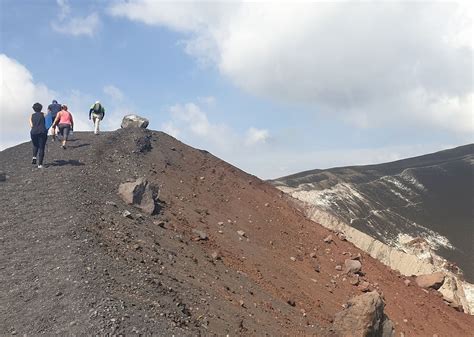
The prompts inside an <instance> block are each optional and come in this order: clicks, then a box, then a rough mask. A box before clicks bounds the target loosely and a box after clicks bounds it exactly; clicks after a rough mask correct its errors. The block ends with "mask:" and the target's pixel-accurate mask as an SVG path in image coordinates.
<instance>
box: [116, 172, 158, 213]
mask: <svg viewBox="0 0 474 337" xmlns="http://www.w3.org/2000/svg"><path fill="white" fill-rule="evenodd" d="M118 194H119V195H120V197H121V198H122V200H123V201H125V202H126V203H127V204H129V205H133V206H135V207H137V208H139V209H141V210H142V211H143V212H145V213H146V214H149V215H151V214H153V213H154V212H155V209H156V203H155V201H156V200H155V199H156V198H155V196H154V193H153V191H152V189H151V187H150V184H149V183H148V181H146V179H144V178H139V179H137V180H136V181H134V182H130V183H123V184H120V186H119V190H118Z"/></svg>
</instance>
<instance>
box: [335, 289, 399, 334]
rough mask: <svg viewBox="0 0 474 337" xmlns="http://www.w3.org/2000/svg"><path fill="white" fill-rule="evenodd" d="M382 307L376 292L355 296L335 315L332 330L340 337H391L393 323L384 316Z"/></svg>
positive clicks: (382, 304) (380, 298)
mask: <svg viewBox="0 0 474 337" xmlns="http://www.w3.org/2000/svg"><path fill="white" fill-rule="evenodd" d="M384 307H385V304H384V302H383V300H382V297H381V296H380V294H379V293H378V292H376V291H372V292H368V293H365V294H363V295H360V296H356V297H354V298H352V299H350V300H349V302H347V304H346V309H344V310H343V311H341V312H339V313H337V314H336V317H335V319H334V323H333V330H334V332H336V333H337V334H338V336H341V337H392V336H393V335H394V329H393V323H392V321H391V320H390V319H389V318H388V317H387V315H385V313H384V311H383V309H384Z"/></svg>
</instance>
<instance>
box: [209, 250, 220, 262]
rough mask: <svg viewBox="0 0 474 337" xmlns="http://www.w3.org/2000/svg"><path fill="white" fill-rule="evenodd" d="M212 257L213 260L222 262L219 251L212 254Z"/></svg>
mask: <svg viewBox="0 0 474 337" xmlns="http://www.w3.org/2000/svg"><path fill="white" fill-rule="evenodd" d="M211 257H212V259H213V260H220V259H221V254H220V253H219V252H218V251H215V252H212V254H211Z"/></svg>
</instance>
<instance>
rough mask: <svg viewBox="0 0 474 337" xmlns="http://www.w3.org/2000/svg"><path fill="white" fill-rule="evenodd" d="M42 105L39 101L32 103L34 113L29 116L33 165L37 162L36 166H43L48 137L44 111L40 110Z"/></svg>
mask: <svg viewBox="0 0 474 337" xmlns="http://www.w3.org/2000/svg"><path fill="white" fill-rule="evenodd" d="M42 109H43V106H42V105H41V104H40V103H35V104H33V111H34V113H33V114H32V115H31V117H30V127H31V131H30V136H31V142H32V143H33V159H32V160H31V163H32V164H33V165H36V164H38V168H43V159H44V148H45V146H46V140H47V139H48V130H47V129H46V125H45V120H44V113H43V112H42V111H41V110H42Z"/></svg>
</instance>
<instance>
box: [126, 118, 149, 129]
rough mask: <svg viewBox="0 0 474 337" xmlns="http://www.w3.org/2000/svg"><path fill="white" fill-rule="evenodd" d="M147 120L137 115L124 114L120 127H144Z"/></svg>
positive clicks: (146, 124)
mask: <svg viewBox="0 0 474 337" xmlns="http://www.w3.org/2000/svg"><path fill="white" fill-rule="evenodd" d="M148 124H149V121H148V119H146V118H143V117H140V116H137V115H126V116H125V117H123V119H122V124H121V125H120V126H121V128H122V129H126V128H142V129H146V128H147V127H148Z"/></svg>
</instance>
